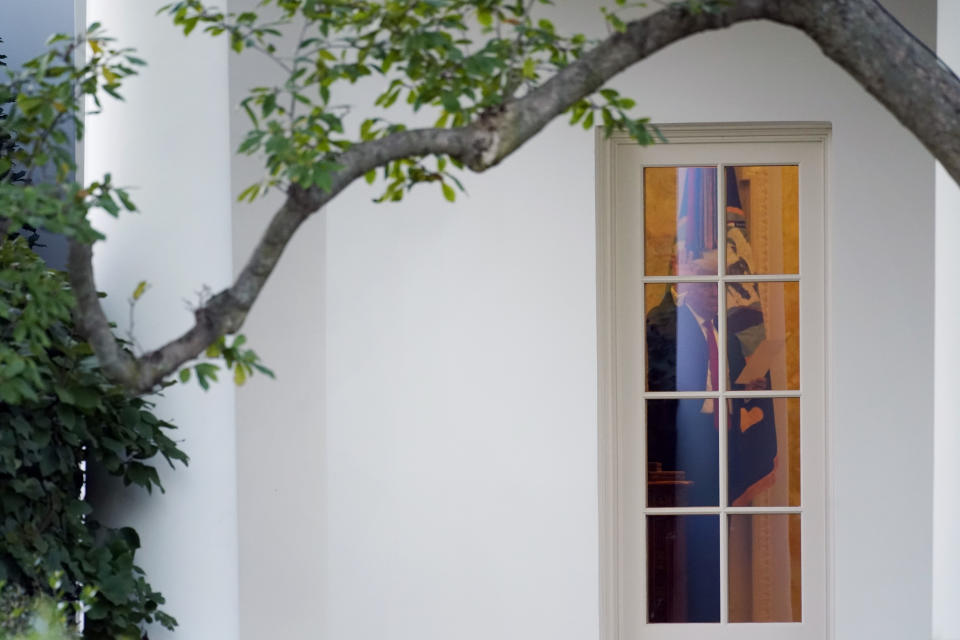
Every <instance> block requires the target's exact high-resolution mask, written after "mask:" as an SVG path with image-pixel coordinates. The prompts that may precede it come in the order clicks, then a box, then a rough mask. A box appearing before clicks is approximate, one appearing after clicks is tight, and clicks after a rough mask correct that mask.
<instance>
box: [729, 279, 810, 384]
mask: <svg viewBox="0 0 960 640" xmlns="http://www.w3.org/2000/svg"><path fill="white" fill-rule="evenodd" d="M726 303H727V371H728V372H729V375H730V377H729V378H728V385H727V386H728V388H729V389H739V390H743V389H748V390H756V389H775V390H785V389H790V390H796V389H799V388H800V283H798V282H731V283H727V296H726Z"/></svg>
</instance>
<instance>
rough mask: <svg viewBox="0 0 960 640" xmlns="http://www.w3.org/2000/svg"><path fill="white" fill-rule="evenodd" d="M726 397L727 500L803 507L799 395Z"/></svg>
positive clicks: (738, 504) (746, 504)
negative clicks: (801, 496)
mask: <svg viewBox="0 0 960 640" xmlns="http://www.w3.org/2000/svg"><path fill="white" fill-rule="evenodd" d="M726 402H727V428H728V431H727V464H728V467H727V469H728V471H727V474H728V475H727V478H728V486H729V491H730V497H729V504H730V505H732V506H735V507H799V506H800V398H730V399H728V400H727V401H726Z"/></svg>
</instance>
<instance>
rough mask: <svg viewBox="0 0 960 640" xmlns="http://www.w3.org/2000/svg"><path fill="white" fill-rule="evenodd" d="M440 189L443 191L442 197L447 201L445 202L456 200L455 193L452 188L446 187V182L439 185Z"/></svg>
mask: <svg viewBox="0 0 960 640" xmlns="http://www.w3.org/2000/svg"><path fill="white" fill-rule="evenodd" d="M440 188H441V189H442V190H443V197H444V198H446V199H447V202H454V201H456V199H457V192H456V191H454V190H453V187H451V186H450V185H448V184H447V183H446V182H442V183H440Z"/></svg>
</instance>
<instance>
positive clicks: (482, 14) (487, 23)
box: [477, 9, 493, 29]
mask: <svg viewBox="0 0 960 640" xmlns="http://www.w3.org/2000/svg"><path fill="white" fill-rule="evenodd" d="M477 22H479V23H480V24H481V25H482V26H484V27H486V28H487V29H490V28H492V27H493V12H492V11H490V10H489V9H477Z"/></svg>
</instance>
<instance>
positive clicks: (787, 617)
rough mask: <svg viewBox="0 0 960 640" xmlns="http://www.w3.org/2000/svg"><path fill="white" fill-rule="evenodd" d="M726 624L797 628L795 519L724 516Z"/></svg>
mask: <svg viewBox="0 0 960 640" xmlns="http://www.w3.org/2000/svg"><path fill="white" fill-rule="evenodd" d="M728 544H729V571H730V578H729V585H730V600H729V605H730V612H729V616H730V618H729V619H730V622H800V621H801V620H802V618H801V615H800V614H801V592H800V514H764V515H731V516H729V538H728Z"/></svg>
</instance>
